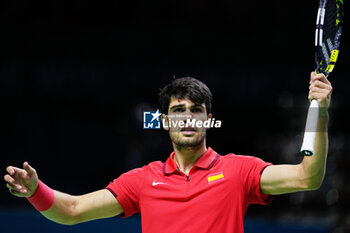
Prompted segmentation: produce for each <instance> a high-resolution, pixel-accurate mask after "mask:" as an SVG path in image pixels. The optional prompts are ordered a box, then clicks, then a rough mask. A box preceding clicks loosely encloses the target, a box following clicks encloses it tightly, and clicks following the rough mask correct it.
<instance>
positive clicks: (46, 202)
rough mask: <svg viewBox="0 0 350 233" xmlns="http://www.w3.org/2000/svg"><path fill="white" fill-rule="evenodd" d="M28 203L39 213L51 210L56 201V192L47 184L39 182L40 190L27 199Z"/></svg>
mask: <svg viewBox="0 0 350 233" xmlns="http://www.w3.org/2000/svg"><path fill="white" fill-rule="evenodd" d="M27 199H28V201H29V202H30V203H31V204H32V205H33V206H34V208H35V209H37V210H39V211H45V210H48V209H50V207H51V206H52V204H53V201H54V199H55V195H54V192H53V190H52V189H51V188H49V187H48V186H47V185H46V184H44V183H43V182H41V181H40V180H38V188H37V189H36V191H35V193H34V194H33V195H32V196H31V197H28V198H27Z"/></svg>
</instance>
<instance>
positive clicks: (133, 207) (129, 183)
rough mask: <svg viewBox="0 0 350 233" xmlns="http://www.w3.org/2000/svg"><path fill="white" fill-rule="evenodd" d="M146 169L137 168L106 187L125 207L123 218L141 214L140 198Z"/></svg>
mask: <svg viewBox="0 0 350 233" xmlns="http://www.w3.org/2000/svg"><path fill="white" fill-rule="evenodd" d="M144 170H145V167H143V168H136V169H133V170H131V171H129V172H126V173H124V174H122V175H121V176H119V177H118V178H117V179H115V180H113V182H110V183H109V185H108V186H107V187H106V189H107V190H109V191H110V192H111V193H112V194H113V195H114V196H115V197H116V198H117V200H118V202H119V203H120V205H121V206H122V207H123V210H124V213H123V214H121V215H120V216H121V217H128V216H131V215H133V214H135V213H139V212H140V206H139V197H140V191H141V189H142V186H143V181H144V178H145V176H144V173H145V171H144Z"/></svg>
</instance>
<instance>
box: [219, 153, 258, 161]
mask: <svg viewBox="0 0 350 233" xmlns="http://www.w3.org/2000/svg"><path fill="white" fill-rule="evenodd" d="M220 159H221V160H224V161H235V162H249V161H254V160H261V159H260V158H258V157H255V156H251V155H236V154H234V153H230V154H227V155H221V156H220Z"/></svg>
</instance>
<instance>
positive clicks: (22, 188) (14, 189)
mask: <svg viewBox="0 0 350 233" xmlns="http://www.w3.org/2000/svg"><path fill="white" fill-rule="evenodd" d="M6 170H7V172H8V174H6V175H5V176H4V180H5V181H6V182H7V184H6V186H7V188H9V191H10V193H11V194H12V195H14V196H17V197H26V198H30V197H33V195H37V194H39V193H38V192H42V193H40V195H41V196H40V198H38V199H39V200H38V201H46V202H50V195H51V194H53V197H54V199H53V203H44V206H45V205H48V206H47V208H48V209H47V208H45V207H44V209H46V210H41V209H40V208H42V207H40V208H39V210H41V211H40V213H41V214H42V215H44V216H45V217H46V218H48V219H50V220H52V221H54V222H57V223H60V224H65V225H73V224H77V223H81V222H86V221H89V220H93V219H99V218H107V217H112V216H115V215H118V214H120V213H122V212H123V209H122V207H121V205H120V204H119V202H118V201H117V199H116V198H115V197H114V196H113V195H112V194H111V193H110V192H109V191H108V190H106V189H102V190H99V191H96V192H92V193H88V194H85V195H80V196H73V195H69V194H66V193H62V192H59V191H56V190H51V189H50V188H47V189H46V190H45V188H44V187H45V185H44V184H43V183H41V182H40V181H39V180H38V176H37V173H36V171H35V169H33V168H32V167H31V166H30V165H29V164H28V163H27V162H25V163H24V164H23V169H21V168H17V167H13V166H9V167H7V169H6ZM39 186H40V188H38V187H39ZM42 190H44V191H42ZM45 195H46V196H45ZM34 206H35V204H34ZM35 207H37V206H35Z"/></svg>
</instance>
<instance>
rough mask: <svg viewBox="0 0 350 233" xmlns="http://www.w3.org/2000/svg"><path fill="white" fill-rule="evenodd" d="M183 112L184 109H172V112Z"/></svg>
mask: <svg viewBox="0 0 350 233" xmlns="http://www.w3.org/2000/svg"><path fill="white" fill-rule="evenodd" d="M183 111H184V109H182V108H175V109H174V112H183Z"/></svg>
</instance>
